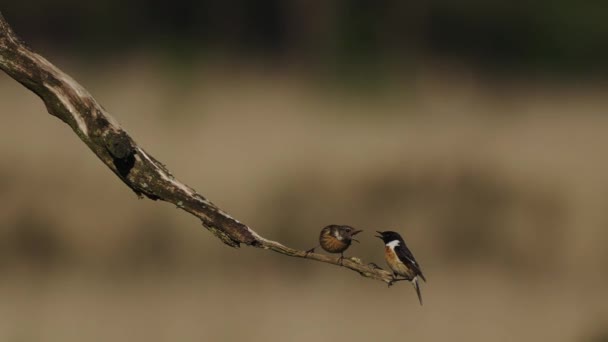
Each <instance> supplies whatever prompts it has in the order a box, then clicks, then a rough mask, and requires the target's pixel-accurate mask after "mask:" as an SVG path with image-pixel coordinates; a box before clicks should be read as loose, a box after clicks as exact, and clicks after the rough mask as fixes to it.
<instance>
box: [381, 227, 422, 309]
mask: <svg viewBox="0 0 608 342" xmlns="http://www.w3.org/2000/svg"><path fill="white" fill-rule="evenodd" d="M378 234H380V235H379V236H378V235H376V237H377V238H380V239H382V241H384V244H385V245H386V247H385V248H384V257H385V258H386V263H387V264H388V266H389V267H390V268H391V270H393V275H394V276H401V277H404V278H405V279H399V278H398V279H395V281H400V280H408V281H411V282H412V285H414V288H415V289H416V294H417V295H418V301H419V302H420V305H422V295H421V294H420V285H419V284H418V277H420V278H421V279H422V280H424V282H426V279H425V278H424V275H423V274H422V270H421V269H420V265H419V264H418V262H417V261H416V259H415V258H414V254H412V252H411V251H410V250H409V248H407V245H406V244H405V241H404V240H403V238H402V237H401V235H399V233H396V232H391V231H386V232H378ZM391 285H392V283H390V284H389V286H391Z"/></svg>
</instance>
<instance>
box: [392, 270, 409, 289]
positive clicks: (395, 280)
mask: <svg viewBox="0 0 608 342" xmlns="http://www.w3.org/2000/svg"><path fill="white" fill-rule="evenodd" d="M397 277H399V275H398V274H397V273H394V272H393V279H391V281H390V282H389V283H388V287H391V286H393V284H394V283H396V282H398V281H402V280H408V281H409V280H411V279H409V278H397Z"/></svg>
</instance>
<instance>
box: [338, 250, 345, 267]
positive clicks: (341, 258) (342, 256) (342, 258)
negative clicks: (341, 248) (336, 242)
mask: <svg viewBox="0 0 608 342" xmlns="http://www.w3.org/2000/svg"><path fill="white" fill-rule="evenodd" d="M343 260H344V252H342V253H340V259H338V261H340V266H344V264H343V263H342V261H343Z"/></svg>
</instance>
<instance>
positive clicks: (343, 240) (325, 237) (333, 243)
mask: <svg viewBox="0 0 608 342" xmlns="http://www.w3.org/2000/svg"><path fill="white" fill-rule="evenodd" d="M361 232H362V230H356V229H355V228H353V227H350V226H341V225H337V224H331V225H329V226H327V227H325V228H323V229H322V230H321V234H320V235H319V246H321V247H322V248H323V249H324V250H326V251H327V252H329V253H340V265H342V259H344V251H345V250H346V249H347V248H348V247H350V244H351V243H352V242H353V241H357V240H356V239H355V238H353V236H355V235H357V234H359V233H361ZM357 242H359V241H357ZM319 246H317V247H319ZM317 247H314V248H311V249H309V250H308V251H306V253H312V252H314V251H315V248H317Z"/></svg>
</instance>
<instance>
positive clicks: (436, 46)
mask: <svg viewBox="0 0 608 342" xmlns="http://www.w3.org/2000/svg"><path fill="white" fill-rule="evenodd" d="M607 7H608V6H607V5H606V4H605V3H603V2H584V3H581V2H573V1H536V2H526V3H519V4H515V3H513V2H511V1H498V0H493V1H458V2H453V1H437V0H436V1H427V2H422V3H421V2H412V1H363V0H357V1H318V2H311V1H304V0H287V1H281V0H262V1H245V0H231V1H173V2H171V4H168V3H165V2H162V3H161V2H144V1H126V2H125V1H117V0H108V1H97V2H82V1H74V0H62V1H53V2H47V1H39V0H33V1H21V2H18V1H12V2H7V3H6V4H5V5H4V6H3V8H2V10H3V13H4V14H5V16H6V17H7V19H8V20H9V22H10V23H12V24H13V26H14V27H15V29H16V30H17V32H19V33H20V34H21V35H22V36H23V37H24V38H25V39H26V41H28V42H31V44H34V45H36V44H45V45H49V46H50V47H51V48H61V47H62V46H64V47H66V48H69V49H70V51H71V53H74V52H76V51H80V52H81V53H83V54H85V55H86V56H88V57H90V58H99V57H100V58H103V57H106V56H109V55H121V54H123V53H125V51H132V50H136V49H139V48H146V49H154V50H158V51H159V52H160V53H164V54H167V55H169V56H172V57H177V58H180V59H188V58H193V57H195V56H196V57H200V56H201V55H203V56H204V55H220V56H228V57H230V58H236V59H243V60H251V59H256V58H260V57H261V58H262V60H263V61H265V62H268V63H273V64H281V65H282V64H286V65H291V64H297V65H304V66H307V67H319V66H323V67H322V69H326V68H327V66H328V65H329V66H334V67H333V68H330V69H331V70H334V71H336V72H338V73H340V72H341V71H343V70H344V69H345V70H346V71H349V70H352V68H351V67H353V66H354V67H356V69H363V70H364V69H366V68H371V69H372V70H373V69H374V68H376V67H377V66H379V65H380V66H382V65H403V66H405V67H411V66H414V67H415V66H416V63H419V62H422V61H425V60H428V59H437V58H439V59H443V58H449V59H455V60H458V61H461V62H462V63H466V64H470V65H475V66H476V67H480V68H486V69H490V70H491V71H493V72H499V73H500V72H513V71H518V72H531V71H533V72H538V73H541V74H546V73H548V74H559V75H562V74H566V75H575V76H578V75H583V76H598V75H605V73H606V71H607V70H608V44H606V41H607V38H608V20H606V14H607V13H608V12H607V11H606V9H607ZM338 66H340V68H337V67H338ZM323 72H326V70H323Z"/></svg>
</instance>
